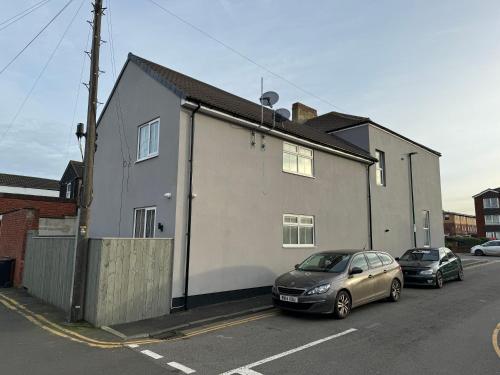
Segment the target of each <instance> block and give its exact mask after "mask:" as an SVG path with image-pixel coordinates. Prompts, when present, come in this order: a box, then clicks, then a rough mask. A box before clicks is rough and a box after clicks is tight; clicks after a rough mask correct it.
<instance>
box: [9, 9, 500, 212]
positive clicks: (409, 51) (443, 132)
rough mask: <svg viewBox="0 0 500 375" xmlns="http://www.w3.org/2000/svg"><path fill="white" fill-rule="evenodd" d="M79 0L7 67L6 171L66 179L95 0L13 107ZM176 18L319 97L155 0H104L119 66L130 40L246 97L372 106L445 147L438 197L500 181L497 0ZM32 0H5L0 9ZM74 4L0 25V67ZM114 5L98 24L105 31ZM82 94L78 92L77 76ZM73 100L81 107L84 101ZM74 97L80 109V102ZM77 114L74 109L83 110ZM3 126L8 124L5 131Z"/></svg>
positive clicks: (408, 131) (197, 13) (467, 207)
mask: <svg viewBox="0 0 500 375" xmlns="http://www.w3.org/2000/svg"><path fill="white" fill-rule="evenodd" d="M80 1H81V0H74V1H73V3H72V4H71V5H70V6H69V7H68V8H67V9H66V10H65V12H64V13H62V15H61V17H59V18H58V19H57V20H56V21H55V22H54V23H53V24H52V25H51V26H50V27H49V28H48V29H47V30H46V31H45V32H44V33H43V34H42V35H41V37H40V38H39V39H37V40H36V41H35V42H34V43H33V44H32V45H31V46H30V48H28V49H27V50H26V51H25V53H24V54H22V55H21V57H20V58H19V59H18V60H16V61H15V62H14V63H13V64H12V65H11V66H10V67H9V68H8V69H7V70H6V71H5V72H3V73H2V74H0V96H1V100H0V137H1V138H0V172H5V173H14V174H26V175H34V176H42V177H48V178H59V177H60V175H61V174H62V172H63V171H64V168H65V166H66V164H67V161H68V160H69V159H70V158H71V159H78V158H79V150H78V146H77V143H76V139H75V137H74V135H73V133H74V125H75V123H77V122H84V121H85V112H86V100H87V90H86V89H85V87H83V86H81V85H80V84H79V81H80V74H81V71H82V63H83V62H84V61H85V65H84V68H83V69H84V70H83V80H84V81H87V80H88V61H86V57H84V55H83V52H82V51H83V50H84V49H85V45H86V43H87V37H88V29H89V28H88V25H87V23H86V20H87V19H90V1H87V0H85V1H84V3H83V7H82V8H81V10H80V12H79V14H78V15H77V17H76V19H75V22H74V23H73V24H72V26H71V28H70V29H69V32H68V34H67V35H66V37H65V39H64V40H63V42H62V44H61V46H60V48H59V49H58V50H57V52H56V54H55V56H54V58H53V60H52V61H51V63H50V65H49V66H48V68H47V70H46V71H45V73H44V74H43V76H42V77H41V79H40V81H39V82H38V85H37V86H36V88H35V89H34V91H33V93H32V95H31V96H30V97H29V99H28V101H27V102H26V104H25V106H24V108H23V110H22V111H21V113H20V115H19V116H18V118H17V119H16V121H15V122H14V123H13V124H12V126H10V124H11V122H12V118H13V116H14V115H15V113H16V111H17V109H18V108H19V106H20V105H21V103H22V102H23V100H24V98H25V97H26V94H27V93H28V91H29V90H30V88H31V87H32V85H33V82H34V80H35V78H36V77H37V76H38V74H39V73H40V71H41V69H42V67H43V66H44V64H45V63H46V61H47V59H48V58H49V55H50V54H51V52H52V50H53V49H54V47H55V46H56V44H57V42H58V40H59V38H60V37H61V36H62V34H63V32H64V30H65V28H66V27H67V25H68V23H69V22H70V19H71V18H72V16H73V15H74V13H75V11H76V10H77V8H78V6H79V5H80ZM156 1H157V2H158V3H160V4H161V5H162V6H164V7H166V8H168V9H170V10H171V11H173V12H175V13H176V14H178V15H179V16H180V17H182V18H184V19H186V20H188V21H189V22H191V23H192V24H194V25H196V26H198V27H199V28H201V29H203V30H205V31H206V32H208V33H210V34H211V35H213V36H215V37H216V38H218V39H219V40H221V41H223V42H224V43H226V44H228V45H230V46H232V47H234V48H236V49H237V50H239V51H240V52H242V53H243V54H245V55H247V56H249V57H251V58H252V59H253V60H255V61H257V62H258V63H259V64H262V65H264V66H266V67H268V68H269V69H271V70H272V71H274V72H276V73H278V74H279V75H281V76H284V77H286V78H287V79H289V80H290V81H293V82H294V83H295V84H297V85H298V86H300V87H302V88H304V89H305V90H307V91H309V92H313V93H314V94H315V95H317V96H319V97H321V98H324V99H325V100H327V101H328V102H330V103H332V104H333V105H335V107H333V106H331V105H329V104H326V103H325V102H323V101H320V100H318V99H316V98H315V97H311V96H309V95H307V94H306V93H304V92H302V91H300V90H298V89H296V88H295V87H293V86H291V85H289V84H288V83H286V82H284V81H282V80H280V79H278V78H276V77H274V76H273V75H271V74H269V73H267V72H265V71H263V70H262V69H261V68H259V67H257V66H255V65H253V64H251V63H249V62H248V61H246V60H244V59H242V58H241V57H240V56H238V55H236V54H234V53H233V52H231V51H229V50H227V49H226V48H224V47H223V46H221V45H220V44H218V43H216V42H214V41H212V40H211V39H209V38H207V37H206V36H204V35H203V34H201V33H199V32H198V31H196V30H194V29H192V28H190V27H189V26H187V25H185V24H183V23H181V22H179V21H178V20H177V19H175V18H174V17H172V16H170V15H168V14H166V13H165V12H163V11H162V10H160V9H158V8H157V7H156V6H155V5H153V4H152V3H151V2H149V1H147V0H143V1H132V0H119V1H118V0H111V4H109V0H105V1H104V2H105V5H106V6H109V7H110V8H111V16H112V27H113V41H114V51H115V58H116V64H117V69H118V71H119V70H120V69H121V66H122V65H123V63H124V61H125V59H126V56H127V53H128V52H129V51H130V52H133V53H135V54H137V55H139V56H142V57H145V58H148V59H150V60H153V61H156V62H158V63H160V64H162V65H166V66H168V67H171V68H173V69H175V70H178V71H181V72H183V73H185V74H188V75H191V76H193V77H195V78H198V79H200V80H202V81H205V82H208V83H210V84H213V85H215V86H218V87H220V88H223V89H225V90H227V91H230V92H233V93H235V94H237V95H240V96H242V97H245V98H248V99H250V100H256V99H257V98H258V96H259V91H260V77H261V76H263V77H264V80H265V87H266V89H273V90H276V91H278V92H279V93H280V96H281V99H280V103H279V104H280V105H281V106H284V107H288V108H290V107H291V104H292V103H293V102H296V101H301V102H303V103H305V104H307V105H310V106H312V107H315V108H317V109H318V111H319V113H325V112H328V111H330V110H338V111H343V112H347V113H352V114H356V115H361V116H368V117H370V118H372V119H373V120H374V121H376V122H378V123H381V124H383V125H385V126H387V127H389V128H391V129H394V130H395V131H397V132H400V133H402V134H404V135H406V136H408V137H410V138H412V139H414V140H416V141H418V142H421V143H424V144H425V145H427V146H429V147H431V148H434V149H436V150H439V151H440V152H442V154H443V157H442V158H441V179H442V191H443V208H444V209H447V210H455V211H464V212H473V202H472V199H471V196H472V195H473V194H474V193H477V192H479V191H481V190H483V189H485V188H488V187H497V186H500V171H499V170H500V168H499V166H500V147H499V143H498V142H499V141H498V140H499V139H500V126H499V125H500V124H499V118H498V113H499V109H500V48H499V45H500V2H499V1H497V0H491V1H487V0H482V1H480V2H478V1H465V0H453V1H444V0H442V1H430V0H420V1H409V0H408V1H401V0H393V1H376V2H374V1H368V0H367V1H314V2H313V1H295V0H294V1H292V0H287V1H284V0H282V1H271V0H255V1H251V2H250V1H244V0H218V1H215V0H214V1H204V0H184V1H172V0H156ZM36 2H37V1H34V0H32V1H15V2H6V3H5V4H2V5H3V8H2V9H3V11H2V16H1V19H0V22H2V21H3V20H4V19H7V18H9V17H10V16H13V15H15V14H16V13H18V12H20V11H22V10H23V9H25V8H28V7H29V6H30V5H33V4H35V3H36ZM65 3H66V0H51V1H50V2H48V3H47V4H45V5H44V6H42V7H40V8H39V9H38V10H36V11H35V12H33V13H32V14H30V15H28V16H27V17H25V18H23V19H22V20H20V21H19V22H17V23H15V24H13V25H11V26H9V27H8V28H6V29H4V30H0V49H1V51H2V54H1V55H0V67H3V66H4V65H6V64H7V62H8V61H9V60H10V59H11V58H12V57H13V56H14V55H15V54H16V53H17V52H18V51H19V50H20V49H21V48H22V47H23V46H24V45H25V44H26V43H27V42H28V41H29V40H30V39H31V37H33V36H34V35H35V34H36V33H37V32H38V31H39V30H40V29H41V27H42V26H43V25H44V24H45V23H46V22H48V20H49V19H50V18H51V17H52V16H53V15H54V14H55V13H56V12H57V11H58V10H59V9H60V8H62V6H63V5H64V4H65ZM108 20H109V12H108V14H107V15H106V16H105V17H104V19H103V27H102V36H103V39H105V40H109V39H110V38H109V35H108ZM110 56H111V54H110V43H107V44H104V45H103V46H102V50H101V69H102V70H104V71H106V73H105V74H104V75H102V76H101V80H100V86H99V99H100V101H102V102H104V101H105V100H106V98H107V96H108V94H109V92H110V89H111V87H112V85H113V82H114V78H113V73H112V72H113V69H112V66H111V63H110V61H111V59H110ZM79 86H81V89H80V92H79V100H78V101H77V100H76V99H77V92H78V87H79ZM75 104H76V107H75ZM74 108H76V112H74ZM74 113H75V115H74ZM7 128H9V129H10V130H9V131H8V132H7V133H6V134H5V132H6V131H7Z"/></svg>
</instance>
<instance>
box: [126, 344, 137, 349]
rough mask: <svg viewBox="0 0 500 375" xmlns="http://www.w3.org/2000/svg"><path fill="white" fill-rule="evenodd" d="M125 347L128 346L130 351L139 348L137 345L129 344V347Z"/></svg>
mask: <svg viewBox="0 0 500 375" xmlns="http://www.w3.org/2000/svg"><path fill="white" fill-rule="evenodd" d="M127 346H128V347H129V348H131V349H135V348H138V347H139V345H137V344H130V345H127Z"/></svg>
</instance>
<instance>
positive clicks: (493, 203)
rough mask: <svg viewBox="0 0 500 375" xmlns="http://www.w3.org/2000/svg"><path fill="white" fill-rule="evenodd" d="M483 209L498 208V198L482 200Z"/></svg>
mask: <svg viewBox="0 0 500 375" xmlns="http://www.w3.org/2000/svg"><path fill="white" fill-rule="evenodd" d="M483 207H484V208H498V207H499V204H498V198H484V199H483Z"/></svg>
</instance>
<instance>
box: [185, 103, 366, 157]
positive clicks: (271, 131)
mask: <svg viewBox="0 0 500 375" xmlns="http://www.w3.org/2000/svg"><path fill="white" fill-rule="evenodd" d="M181 105H182V106H183V107H185V108H188V109H195V108H197V107H198V104H197V103H193V102H190V101H188V100H184V99H183V100H182V101H181ZM199 111H200V113H204V114H207V115H209V116H211V117H215V118H218V119H221V120H225V121H230V122H233V123H236V124H238V125H241V126H243V127H246V128H249V129H260V130H261V131H265V132H266V133H268V134H272V135H275V136H276V137H279V138H283V139H286V140H291V141H294V142H296V143H301V144H304V145H307V146H313V147H315V148H317V149H320V150H322V151H325V152H328V153H331V154H335V155H338V156H341V157H343V158H346V159H351V160H355V161H358V162H361V163H365V164H372V163H373V162H374V161H373V160H371V159H369V158H364V157H362V156H357V155H354V154H350V153H348V152H345V151H341V150H338V149H335V148H332V147H327V146H323V145H321V144H319V143H315V142H312V141H308V140H306V139H304V138H299V137H297V136H293V135H290V134H287V133H284V132H281V131H279V130H276V129H271V128H269V127H267V126H265V125H261V124H260V123H254V122H252V121H248V120H244V119H242V118H239V117H236V116H234V115H230V114H228V113H224V112H221V111H218V110H216V109H212V108H209V107H206V106H203V105H202V106H200V109H199Z"/></svg>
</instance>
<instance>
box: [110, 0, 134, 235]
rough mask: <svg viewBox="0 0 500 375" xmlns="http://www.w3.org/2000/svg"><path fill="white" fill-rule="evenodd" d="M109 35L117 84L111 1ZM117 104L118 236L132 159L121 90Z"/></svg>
mask: <svg viewBox="0 0 500 375" xmlns="http://www.w3.org/2000/svg"><path fill="white" fill-rule="evenodd" d="M107 21H108V35H109V47H110V57H111V68H112V72H113V80H114V81H115V82H116V79H117V76H116V59H115V51H114V49H115V43H114V40H113V21H112V16H111V0H108V18H107ZM115 94H116V103H115V109H116V116H117V118H118V124H117V129H118V137H119V138H120V151H121V154H122V181H121V191H120V211H119V214H118V235H120V234H121V226H122V212H123V199H124V190H125V186H126V187H127V191H128V184H129V178H130V162H131V157H130V147H129V144H128V140H127V136H126V135H125V126H124V124H123V112H122V107H121V103H120V93H119V90H116V93H115ZM122 137H123V140H125V146H126V148H127V155H128V160H126V159H125V154H124V152H123V140H122ZM125 168H127V179H126V181H125Z"/></svg>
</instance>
